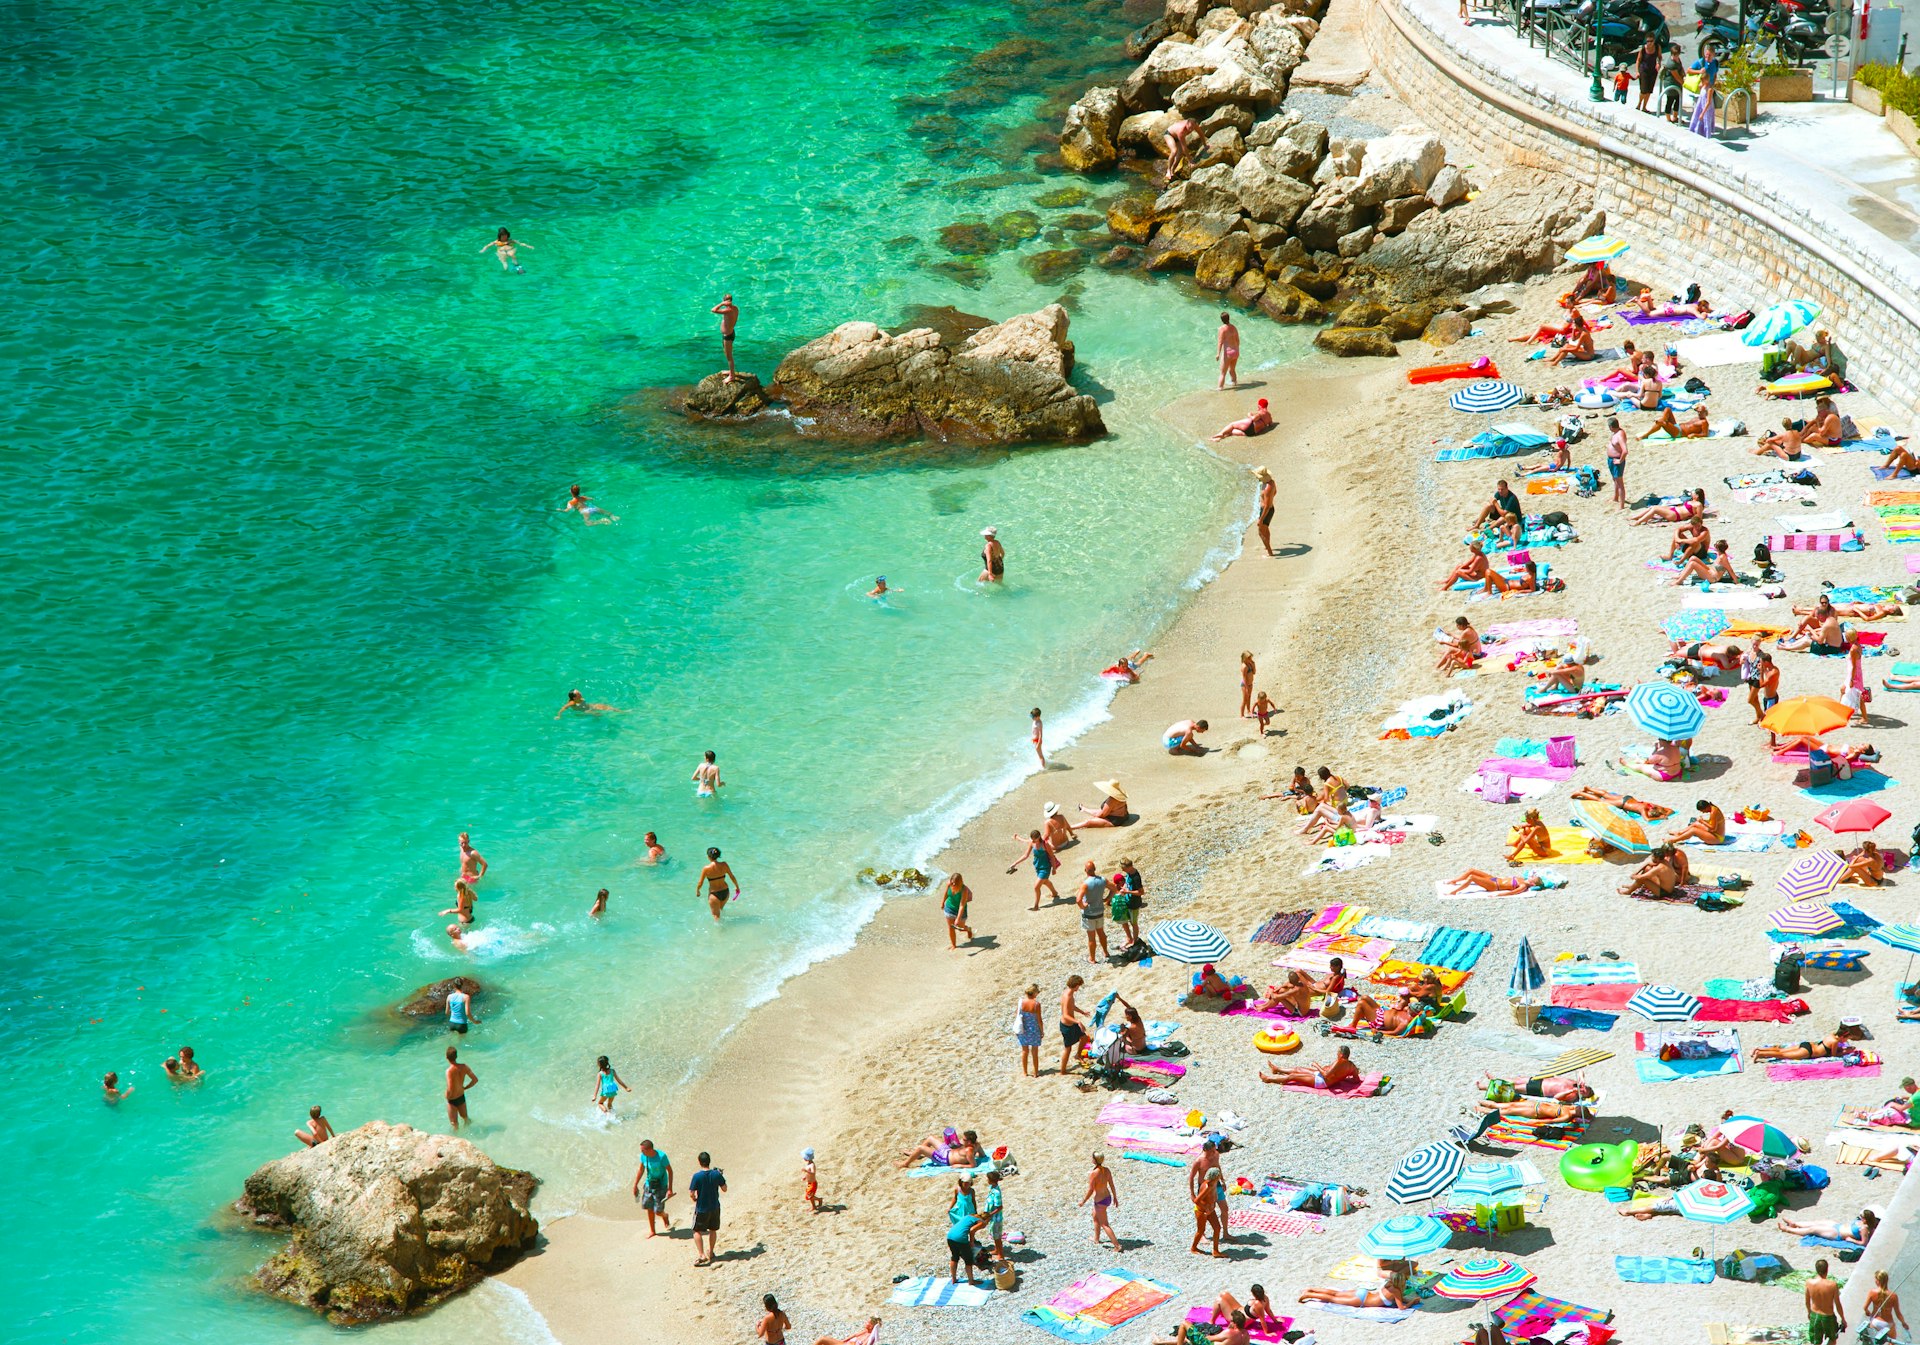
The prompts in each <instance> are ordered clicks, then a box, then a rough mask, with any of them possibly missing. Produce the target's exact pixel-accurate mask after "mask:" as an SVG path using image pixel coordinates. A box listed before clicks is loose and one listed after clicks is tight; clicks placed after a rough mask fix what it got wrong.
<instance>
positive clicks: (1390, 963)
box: [1367, 957, 1473, 995]
mask: <svg viewBox="0 0 1920 1345" xmlns="http://www.w3.org/2000/svg"><path fill="white" fill-rule="evenodd" d="M1428 972H1432V973H1433V975H1434V978H1435V979H1436V980H1438V981H1439V982H1440V989H1441V990H1442V991H1444V992H1445V993H1446V994H1449V995H1451V994H1452V993H1453V992H1454V991H1456V990H1458V989H1459V988H1460V987H1461V986H1463V985H1465V984H1466V983H1467V982H1468V980H1470V979H1471V978H1472V976H1473V973H1472V972H1470V971H1455V970H1454V969H1452V968H1451V967H1432V966H1428V965H1427V964H1426V963H1424V962H1411V961H1407V960H1405V959H1403V958H1397V957H1391V958H1388V959H1387V960H1386V961H1385V962H1382V963H1381V964H1380V965H1379V966H1378V967H1375V968H1374V969H1373V971H1372V973H1371V974H1370V975H1369V976H1368V977H1367V979H1368V980H1370V981H1372V982H1373V983H1374V984H1375V985H1385V986H1392V987H1393V988H1394V989H1396V990H1410V989H1412V988H1413V987H1414V985H1416V984H1417V983H1418V982H1419V980H1420V978H1421V977H1423V976H1425V975H1426V974H1427V973H1428Z"/></svg>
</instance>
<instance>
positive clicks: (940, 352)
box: [769, 304, 1106, 444]
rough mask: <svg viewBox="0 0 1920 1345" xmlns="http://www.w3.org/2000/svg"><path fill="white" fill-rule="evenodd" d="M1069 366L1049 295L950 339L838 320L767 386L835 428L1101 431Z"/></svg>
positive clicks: (808, 427) (1067, 344)
mask: <svg viewBox="0 0 1920 1345" xmlns="http://www.w3.org/2000/svg"><path fill="white" fill-rule="evenodd" d="M1072 370H1073V342H1072V341H1070V340H1068V339H1067V312H1066V310H1065V309H1064V308H1062V307H1061V306H1060V305H1058V304H1049V305H1048V306H1047V307H1045V308H1042V309H1040V310H1038V311H1037V312H1033V313H1023V314H1020V315H1019V316H1017V317H1012V318H1009V319H1007V320H1006V321H1005V322H1001V323H997V324H994V325H992V326H988V327H983V328H981V329H980V330H978V331H975V332H972V333H971V334H970V335H967V336H965V337H962V338H959V339H957V340H955V339H950V337H949V335H943V334H942V333H941V332H939V331H936V330H934V329H933V328H931V327H916V328H913V329H911V330H909V331H904V332H901V333H899V334H897V335H896V334H891V333H888V332H886V331H884V330H882V329H881V328H880V327H878V326H876V325H874V324H873V323H871V322H847V323H842V324H841V325H840V326H838V327H836V328H834V329H833V330H832V331H831V332H828V333H827V334H826V335H825V336H822V337H819V338H818V339H816V340H813V341H809V342H808V343H807V344H806V345H804V346H801V347H800V348H799V349H798V350H796V351H794V352H793V353H791V354H790V355H788V356H787V357H786V358H785V359H783V360H782V361H780V368H779V369H778V371H776V373H775V374H774V381H773V385H772V387H771V388H770V389H769V391H770V393H771V395H772V396H773V397H774V398H775V399H777V400H779V401H783V402H785V403H787V405H788V406H789V407H790V408H791V410H792V412H793V414H794V417H795V419H796V422H797V423H799V424H801V426H802V428H803V430H804V431H806V432H809V433H815V434H826V435H832V436H834V437H836V438H865V439H894V438H903V437H917V436H925V437H929V438H935V439H947V440H959V441H963V442H970V443H985V444H1019V443H1035V442H1047V443H1071V442H1076V441H1081V440H1086V439H1092V438H1095V437H1097V436H1098V435H1101V434H1104V433H1106V426H1105V425H1104V424H1103V423H1102V422H1101V419H1100V409H1099V407H1098V406H1096V405H1095V404H1094V400H1093V398H1091V397H1088V396H1086V395H1085V394H1083V393H1080V392H1078V391H1076V390H1075V389H1074V387H1073V385H1072V384H1071V383H1069V382H1068V381H1067V376H1068V375H1069V374H1070V373H1071V372H1072Z"/></svg>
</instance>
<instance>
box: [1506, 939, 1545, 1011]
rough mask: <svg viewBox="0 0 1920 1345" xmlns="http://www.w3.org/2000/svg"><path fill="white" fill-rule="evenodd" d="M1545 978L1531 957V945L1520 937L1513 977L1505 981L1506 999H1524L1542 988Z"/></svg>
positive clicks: (1532, 956)
mask: <svg viewBox="0 0 1920 1345" xmlns="http://www.w3.org/2000/svg"><path fill="white" fill-rule="evenodd" d="M1546 983H1547V978H1546V977H1545V976H1544V975H1543V974H1542V973H1541V971H1540V960H1539V959H1538V958H1536V957H1535V956H1534V955H1533V943H1532V941H1531V940H1529V939H1528V938H1527V936H1526V935H1524V934H1522V935H1521V936H1520V953H1519V955H1518V956H1517V957H1515V958H1514V960H1513V976H1512V977H1511V978H1510V979H1509V980H1508V981H1507V998H1508V999H1525V998H1527V997H1528V996H1529V995H1531V994H1532V993H1533V992H1534V991H1536V990H1539V989H1541V988H1543V987H1544V986H1545V985H1546Z"/></svg>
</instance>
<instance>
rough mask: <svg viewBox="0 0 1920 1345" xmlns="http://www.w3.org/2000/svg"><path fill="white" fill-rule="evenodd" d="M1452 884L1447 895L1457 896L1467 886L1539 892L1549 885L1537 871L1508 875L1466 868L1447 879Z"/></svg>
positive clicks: (1504, 890)
mask: <svg viewBox="0 0 1920 1345" xmlns="http://www.w3.org/2000/svg"><path fill="white" fill-rule="evenodd" d="M1447 881H1448V882H1450V883H1451V884H1452V885H1453V886H1452V888H1451V890H1450V891H1449V892H1448V893H1447V895H1448V896H1459V895H1460V894H1461V893H1462V892H1465V891H1466V890H1467V889H1468V888H1469V887H1477V888H1479V889H1480V890H1481V891H1482V892H1539V891H1542V890H1544V889H1545V888H1546V887H1548V886H1549V881H1548V880H1547V879H1545V878H1542V877H1541V876H1540V875H1539V874H1537V873H1531V872H1526V871H1524V870H1523V871H1522V872H1520V873H1515V874H1510V875H1505V876H1502V875H1498V874H1492V873H1488V872H1487V871H1486V870H1484V869H1468V870H1467V871H1466V872H1465V873H1463V874H1461V875H1460V876H1459V877H1458V878H1450V879H1448V880H1447Z"/></svg>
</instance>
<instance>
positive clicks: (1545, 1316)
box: [1493, 1289, 1613, 1336]
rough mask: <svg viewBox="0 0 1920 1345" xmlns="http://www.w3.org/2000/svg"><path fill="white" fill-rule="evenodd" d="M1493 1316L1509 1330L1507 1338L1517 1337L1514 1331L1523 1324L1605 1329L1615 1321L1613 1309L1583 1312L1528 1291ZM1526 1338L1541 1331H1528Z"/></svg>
mask: <svg viewBox="0 0 1920 1345" xmlns="http://www.w3.org/2000/svg"><path fill="white" fill-rule="evenodd" d="M1493 1316H1494V1319H1495V1320H1496V1321H1498V1322H1499V1323H1500V1325H1502V1326H1504V1327H1506V1328H1507V1334H1508V1335H1518V1334H1519V1333H1518V1332H1516V1331H1515V1330H1514V1328H1515V1327H1516V1326H1518V1325H1520V1324H1521V1323H1523V1322H1529V1321H1530V1320H1531V1319H1534V1318H1538V1319H1539V1320H1540V1321H1542V1322H1544V1323H1547V1324H1549V1325H1550V1324H1552V1323H1554V1322H1591V1323H1593V1324H1594V1325H1595V1326H1603V1325H1605V1324H1606V1323H1608V1322H1610V1321H1612V1320H1613V1312H1612V1311H1611V1310H1610V1309H1601V1308H1583V1307H1581V1306H1580V1305H1579V1304H1578V1303H1569V1302H1567V1301H1566V1300H1564V1299H1559V1298H1548V1297H1546V1296H1545V1295H1543V1294H1536V1293H1534V1292H1533V1290H1531V1289H1528V1290H1526V1291H1525V1292H1524V1293H1522V1294H1521V1295H1520V1296H1519V1297H1518V1298H1510V1299H1508V1300H1507V1301H1506V1303H1505V1304H1504V1305H1502V1306H1500V1307H1497V1308H1495V1309H1494V1310H1493ZM1526 1334H1528V1335H1529V1336H1534V1335H1538V1334H1540V1333H1539V1332H1538V1331H1535V1330H1529V1331H1528V1332H1527V1333H1526Z"/></svg>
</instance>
